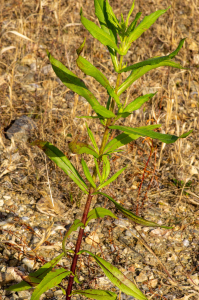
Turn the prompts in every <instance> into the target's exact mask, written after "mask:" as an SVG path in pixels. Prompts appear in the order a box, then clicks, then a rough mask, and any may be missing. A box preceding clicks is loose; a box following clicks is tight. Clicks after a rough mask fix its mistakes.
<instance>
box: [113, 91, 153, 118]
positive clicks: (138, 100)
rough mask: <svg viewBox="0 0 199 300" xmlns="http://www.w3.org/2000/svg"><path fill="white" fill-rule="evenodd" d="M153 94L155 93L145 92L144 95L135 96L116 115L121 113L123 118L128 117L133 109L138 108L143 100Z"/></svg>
mask: <svg viewBox="0 0 199 300" xmlns="http://www.w3.org/2000/svg"><path fill="white" fill-rule="evenodd" d="M155 94H156V93H154V94H146V95H144V96H141V97H138V98H136V99H135V100H134V101H132V102H131V103H129V104H128V105H127V106H126V107H125V109H124V110H123V112H122V113H121V114H118V116H119V115H121V117H123V118H126V117H128V116H129V115H130V114H131V113H132V112H133V111H135V110H137V109H139V108H140V107H141V106H142V105H143V104H144V103H145V102H147V101H148V100H149V99H151V98H152V97H153V96H154V95H155Z"/></svg>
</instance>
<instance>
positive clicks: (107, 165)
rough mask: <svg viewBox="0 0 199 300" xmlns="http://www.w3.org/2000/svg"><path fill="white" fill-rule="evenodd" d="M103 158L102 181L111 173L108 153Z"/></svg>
mask: <svg viewBox="0 0 199 300" xmlns="http://www.w3.org/2000/svg"><path fill="white" fill-rule="evenodd" d="M102 160H103V172H102V182H104V180H106V178H107V177H108V175H109V173H110V162H109V160H108V157H107V155H103V156H102Z"/></svg>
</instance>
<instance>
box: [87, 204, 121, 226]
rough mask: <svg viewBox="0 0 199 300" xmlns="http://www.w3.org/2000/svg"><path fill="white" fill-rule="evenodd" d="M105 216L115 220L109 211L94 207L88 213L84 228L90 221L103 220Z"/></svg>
mask: <svg viewBox="0 0 199 300" xmlns="http://www.w3.org/2000/svg"><path fill="white" fill-rule="evenodd" d="M105 216H109V217H111V218H114V219H117V217H116V216H115V215H114V214H113V213H112V212H111V211H110V210H108V209H106V208H103V207H96V208H94V209H92V210H91V211H90V212H89V213H88V217H87V220H86V224H85V226H86V225H87V224H88V222H90V220H92V219H97V218H104V217H105Z"/></svg>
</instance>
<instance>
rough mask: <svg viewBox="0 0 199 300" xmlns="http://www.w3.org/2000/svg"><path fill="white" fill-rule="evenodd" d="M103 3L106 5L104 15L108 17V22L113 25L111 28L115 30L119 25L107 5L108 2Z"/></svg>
mask: <svg viewBox="0 0 199 300" xmlns="http://www.w3.org/2000/svg"><path fill="white" fill-rule="evenodd" d="M105 3H106V13H107V16H108V20H109V22H110V23H111V24H112V25H113V27H115V28H117V27H118V26H120V23H119V21H118V19H117V18H116V15H115V14H114V12H113V9H112V7H111V6H110V4H109V3H108V1H106V2H105Z"/></svg>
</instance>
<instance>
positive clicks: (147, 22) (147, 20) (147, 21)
mask: <svg viewBox="0 0 199 300" xmlns="http://www.w3.org/2000/svg"><path fill="white" fill-rule="evenodd" d="M169 8H170V7H168V8H167V9H163V10H157V11H156V12H154V13H152V14H150V15H149V16H146V17H144V19H143V20H142V22H140V24H139V25H138V26H137V27H136V28H135V29H134V30H133V32H132V33H131V34H130V35H129V37H128V39H127V42H126V50H128V49H129V48H130V46H131V43H132V42H134V41H135V40H137V39H138V38H139V37H140V36H141V35H142V33H143V32H145V31H146V30H147V29H149V27H150V26H151V25H153V23H154V22H155V21H156V20H157V18H159V17H160V16H161V15H162V14H164V13H165V12H166V11H167V10H168V9H169Z"/></svg>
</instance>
